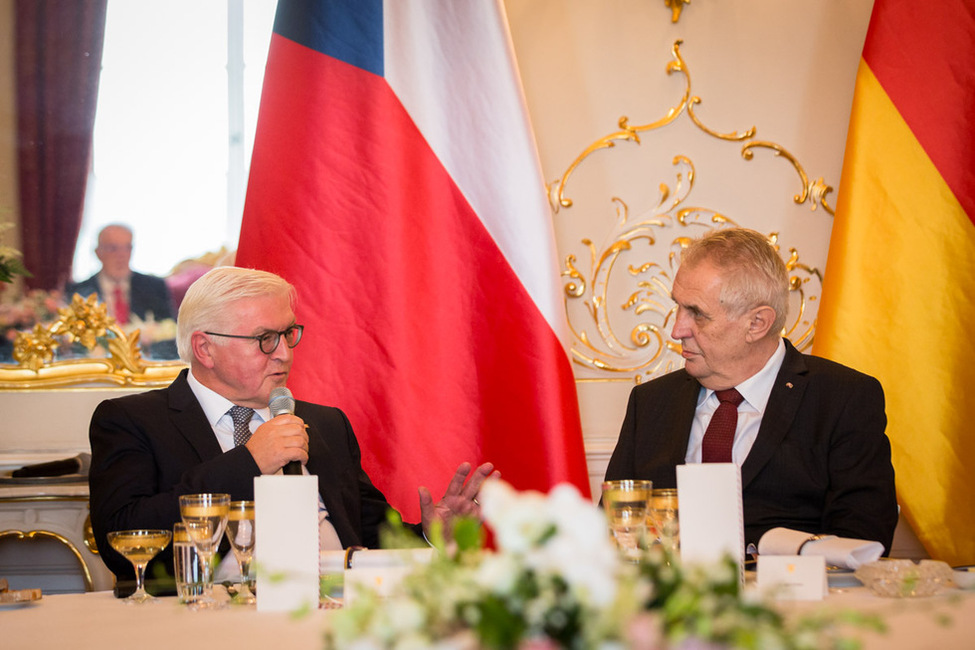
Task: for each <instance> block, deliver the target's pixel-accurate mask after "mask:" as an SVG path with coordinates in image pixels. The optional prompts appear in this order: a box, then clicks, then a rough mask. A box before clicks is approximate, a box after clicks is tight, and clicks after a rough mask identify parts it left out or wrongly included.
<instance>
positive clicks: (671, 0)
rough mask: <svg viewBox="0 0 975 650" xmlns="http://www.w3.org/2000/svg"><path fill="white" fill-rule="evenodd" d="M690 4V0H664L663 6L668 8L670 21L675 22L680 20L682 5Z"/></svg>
mask: <svg viewBox="0 0 975 650" xmlns="http://www.w3.org/2000/svg"><path fill="white" fill-rule="evenodd" d="M689 4H691V0H664V6H666V7H667V8H668V9H670V22H672V23H676V22H677V21H678V20H680V12H681V11H683V9H684V5H689Z"/></svg>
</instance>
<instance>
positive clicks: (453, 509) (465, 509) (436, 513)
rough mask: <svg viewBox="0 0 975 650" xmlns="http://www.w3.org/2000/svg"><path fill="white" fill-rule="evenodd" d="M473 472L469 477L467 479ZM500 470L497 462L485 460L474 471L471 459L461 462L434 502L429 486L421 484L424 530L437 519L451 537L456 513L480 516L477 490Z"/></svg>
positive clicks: (496, 475) (499, 474)
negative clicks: (495, 468)
mask: <svg viewBox="0 0 975 650" xmlns="http://www.w3.org/2000/svg"><path fill="white" fill-rule="evenodd" d="M468 476H470V480H468ZM499 476H501V473H500V472H495V471H494V465H493V464H491V463H484V464H483V465H481V466H480V467H478V468H477V469H476V470H474V472H473V473H471V464H470V463H461V464H460V466H459V467H458V468H457V471H456V472H454V477H453V478H452V479H450V484H449V485H448V486H447V491H446V492H445V493H444V495H443V498H442V499H440V501H438V502H437V503H434V502H433V495H432V494H430V490H428V489H427V488H425V487H422V486H421V487H420V489H419V493H420V518H421V521H422V523H423V532H424V534H428V533H429V532H430V526H431V525H432V524H433V522H435V521H440V522H442V523H443V527H444V535H445V536H448V537H449V534H450V527H451V523H452V522H453V520H454V518H456V517H464V516H467V517H477V518H480V516H481V506H480V504H478V502H477V498H476V497H477V493H478V491H479V490H480V489H481V485H482V484H483V483H484V481H485V480H486V479H487V478H489V477H490V478H497V477H499Z"/></svg>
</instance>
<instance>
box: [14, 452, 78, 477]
mask: <svg viewBox="0 0 975 650" xmlns="http://www.w3.org/2000/svg"><path fill="white" fill-rule="evenodd" d="M90 466H91V454H88V453H81V454H78V455H77V456H75V457H73V458H65V459H64V460H52V461H48V462H46V463H37V464H36V465H25V466H24V467H21V468H20V469H15V470H14V471H13V472H11V473H10V475H11V476H13V477H15V478H36V477H54V476H65V475H67V474H86V475H87V474H88V468H89V467H90Z"/></svg>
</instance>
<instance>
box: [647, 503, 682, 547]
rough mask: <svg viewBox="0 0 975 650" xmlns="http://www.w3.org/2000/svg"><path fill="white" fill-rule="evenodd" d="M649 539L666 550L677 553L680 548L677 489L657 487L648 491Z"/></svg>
mask: <svg viewBox="0 0 975 650" xmlns="http://www.w3.org/2000/svg"><path fill="white" fill-rule="evenodd" d="M647 526H649V527H650V531H649V535H650V541H651V542H653V543H656V544H660V545H661V546H663V547H664V548H665V549H666V550H667V551H669V552H671V553H677V551H678V550H679V549H680V522H679V519H678V508H677V490H676V489H674V488H657V489H654V490H653V491H652V492H651V493H650V516H649V517H648V518H647Z"/></svg>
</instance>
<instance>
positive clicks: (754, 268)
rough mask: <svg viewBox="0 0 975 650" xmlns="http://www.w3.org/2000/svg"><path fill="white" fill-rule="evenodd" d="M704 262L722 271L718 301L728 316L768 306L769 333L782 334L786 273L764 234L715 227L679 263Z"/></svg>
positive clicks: (691, 264)
mask: <svg viewBox="0 0 975 650" xmlns="http://www.w3.org/2000/svg"><path fill="white" fill-rule="evenodd" d="M705 261H706V262H709V263H710V264H713V265H714V266H715V267H717V268H718V269H719V270H721V271H723V273H722V277H723V282H722V285H721V304H722V305H724V308H725V309H726V310H727V311H728V314H729V315H730V316H731V317H737V316H741V315H742V314H744V313H745V312H746V311H748V310H749V309H754V308H755V307H761V306H763V305H768V306H769V307H771V308H772V309H773V310H774V311H775V322H774V323H773V325H772V330H771V332H773V333H774V334H775V335H776V336H778V335H779V334H780V333H781V331H782V328H783V327H784V326H785V319H786V317H787V315H788V312H789V272H788V271H787V270H786V268H785V262H783V261H782V258H781V257H780V256H779V253H778V251H776V250H775V248H773V247H772V244H770V243H769V241H768V239H767V238H766V237H765V236H764V235H762V234H761V233H759V232H755V231H754V230H749V229H747V228H725V229H723V230H715V231H713V232H710V233H708V234H707V235H705V236H703V237H701V238H700V239H695V240H693V241H692V242H691V243H690V244H689V245H688V246H687V248H686V249H684V251H683V253H682V254H681V266H685V265H686V266H688V268H690V267H693V266H696V265H697V264H700V263H701V262H705Z"/></svg>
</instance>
